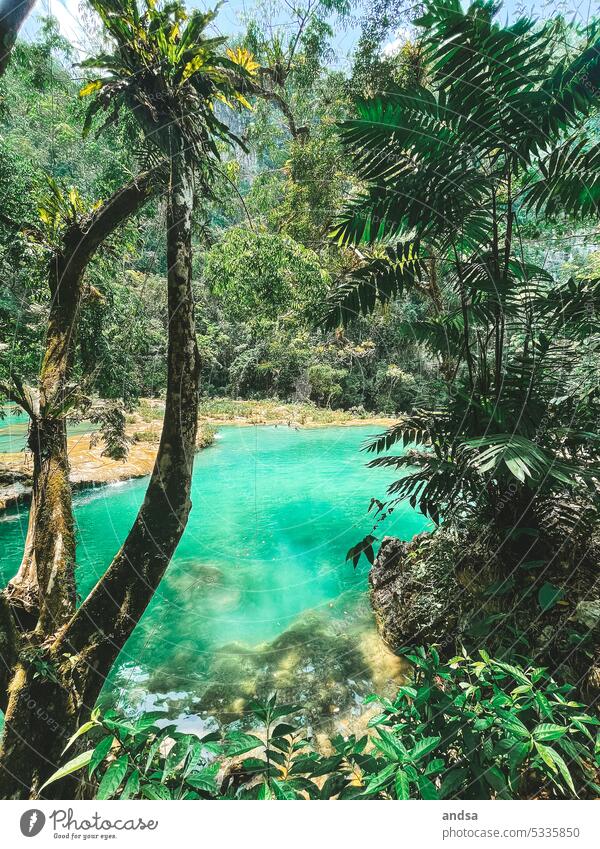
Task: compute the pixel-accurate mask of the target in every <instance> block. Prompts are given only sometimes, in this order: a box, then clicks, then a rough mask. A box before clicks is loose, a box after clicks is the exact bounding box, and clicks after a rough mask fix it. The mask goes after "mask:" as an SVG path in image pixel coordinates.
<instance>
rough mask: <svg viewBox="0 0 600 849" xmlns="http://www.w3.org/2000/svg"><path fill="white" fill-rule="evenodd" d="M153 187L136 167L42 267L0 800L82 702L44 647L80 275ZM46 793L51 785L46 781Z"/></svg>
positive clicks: (48, 762)
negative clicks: (46, 313) (46, 272)
mask: <svg viewBox="0 0 600 849" xmlns="http://www.w3.org/2000/svg"><path fill="white" fill-rule="evenodd" d="M159 185H160V181H157V180H156V179H155V178H154V175H153V174H151V173H149V172H148V173H145V174H142V175H141V176H140V177H139V178H138V179H137V180H134V181H132V182H131V183H129V184H127V185H126V186H124V187H123V188H122V189H120V190H119V191H117V192H115V194H114V195H113V196H112V197H111V198H110V199H109V200H108V201H107V202H106V203H105V204H103V205H102V206H101V207H100V208H99V209H98V210H96V211H95V212H93V213H92V214H91V215H90V216H89V217H87V218H85V219H83V221H80V222H77V223H76V224H73V225H72V226H71V227H70V228H69V230H68V231H67V233H66V234H65V237H64V239H63V247H62V249H61V251H60V253H58V254H57V255H56V256H55V257H54V259H53V263H52V266H51V269H50V289H51V294H52V305H51V310H50V320H49V325H48V333H47V338H46V353H45V356H44V361H43V364H42V370H41V375H40V392H39V399H36V401H35V403H33V402H32V401H29V400H28V399H27V398H25V399H24V401H23V403H22V406H23V407H24V409H26V410H27V412H28V414H29V416H30V419H31V424H30V436H29V446H30V448H31V450H32V453H33V457H34V489H33V501H32V508H31V511H30V517H29V527H28V533H27V541H26V547H25V555H24V557H23V562H22V564H21V568H20V569H19V573H18V575H17V576H16V577H15V578H14V579H13V581H11V584H10V587H9V590H8V591H7V593H6V594H5V595H2V596H1V599H0V685H2V693H1V695H0V707H2V708H3V709H5V724H4V731H3V735H2V741H1V744H0V798H27V797H28V796H29V795H30V794H31V795H32V796H34V795H35V794H36V793H37V791H38V789H39V787H40V786H41V784H42V783H43V781H44V780H45V779H46V778H47V777H48V776H49V775H50V774H51V773H52V772H53V771H54V770H55V769H56V766H57V764H58V762H59V760H60V755H61V752H62V750H63V748H64V745H65V743H66V741H67V739H68V738H69V736H70V735H71V734H72V733H73V731H74V729H75V728H76V727H77V724H78V722H79V717H80V713H81V710H82V708H83V705H84V702H83V699H82V698H81V694H80V693H79V691H78V690H77V688H76V687H74V686H73V682H74V676H73V670H72V668H71V664H70V663H69V661H68V658H67V659H65V656H64V654H63V652H64V651H65V649H62V648H61V649H57V650H54V649H53V646H52V643H53V642H55V641H56V636H55V635H56V633H57V631H59V630H60V628H61V627H63V626H64V625H65V623H66V622H67V621H68V620H69V618H72V617H73V616H74V612H75V577H74V570H75V539H74V522H73V511H72V503H71V488H70V485H69V463H68V453H67V438H66V412H67V410H66V406H67V404H68V401H69V398H68V394H69V387H68V381H69V375H70V370H71V360H72V351H73V341H74V337H75V333H76V328H77V319H78V315H79V309H80V305H81V298H82V292H83V289H82V278H83V274H84V272H85V269H86V267H87V265H88V264H89V262H90V260H91V258H92V256H93V255H94V253H95V251H96V250H97V248H98V247H99V245H100V244H102V242H103V241H104V240H105V239H106V238H107V237H108V236H109V235H110V234H111V233H112V232H113V231H114V230H115V229H116V228H117V227H118V226H119V225H120V224H121V223H122V222H123V221H124V220H126V219H127V218H128V217H129V216H130V215H131V214H133V213H134V212H136V211H137V210H138V209H139V208H140V207H141V206H142V205H143V204H144V203H145V202H146V200H147V199H148V198H149V197H150V196H151V195H152V194H154V192H155V191H156V189H157V188H158V186H159ZM14 397H17V396H16V395H15V396H14ZM25 620H26V621H25ZM36 623H37V624H36ZM17 625H19V626H21V627H20V630H21V631H24V632H28V633H24V634H23V635H22V636H21V639H20V641H19V642H20V644H17V634H16V632H17V627H16V626H17ZM34 626H35V630H34ZM63 789H64V785H63ZM49 792H50V794H52V793H55V792H56V788H55V786H54V785H52V786H51V788H49Z"/></svg>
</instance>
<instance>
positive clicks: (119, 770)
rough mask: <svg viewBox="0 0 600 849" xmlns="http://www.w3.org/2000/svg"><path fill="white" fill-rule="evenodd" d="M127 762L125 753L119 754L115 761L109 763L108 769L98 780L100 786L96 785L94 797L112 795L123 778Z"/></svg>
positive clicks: (109, 796)
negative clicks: (99, 780)
mask: <svg viewBox="0 0 600 849" xmlns="http://www.w3.org/2000/svg"><path fill="white" fill-rule="evenodd" d="M128 763H129V755H126V754H125V755H121V757H120V758H117V760H116V761H114V762H113V763H111V765H110V766H109V767H108V769H107V770H106V772H105V773H104V775H103V776H102V781H101V782H100V786H99V787H98V792H97V794H96V799H111V798H112V796H113V795H114V794H115V793H116V791H117V789H118V788H119V786H120V784H121V782H122V781H123V779H124V778H125V773H126V772H127V765H128Z"/></svg>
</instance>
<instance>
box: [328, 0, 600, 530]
mask: <svg viewBox="0 0 600 849" xmlns="http://www.w3.org/2000/svg"><path fill="white" fill-rule="evenodd" d="M497 10H498V7H497V5H496V4H494V3H492V2H487V0H476V2H474V3H473V4H472V5H471V6H470V7H469V8H468V9H467V10H466V11H464V10H463V9H462V7H461V5H460V3H459V2H458V0H456V2H450V3H446V2H443V3H442V2H438V0H430V2H427V3H425V4H424V11H423V15H422V16H421V18H420V19H419V20H418V21H417V24H418V25H419V26H420V27H421V29H422V31H423V35H422V37H421V39H420V41H419V47H420V50H421V51H422V57H423V61H424V62H425V69H426V80H427V87H426V88H425V87H422V86H419V85H413V86H412V87H410V88H408V89H401V88H398V87H397V88H396V89H392V91H390V92H386V93H385V94H382V95H379V96H377V97H373V98H371V99H368V100H362V101H359V103H358V113H359V114H358V117H357V118H355V119H352V120H349V121H346V122H344V124H343V125H342V126H341V137H342V141H343V144H344V147H345V149H346V151H347V152H348V153H349V154H350V156H351V157H352V159H353V162H354V166H355V170H356V173H357V176H358V178H359V179H360V180H361V182H362V186H363V189H362V190H361V191H360V193H359V194H358V195H357V197H356V198H355V199H354V200H353V201H352V202H351V203H350V204H349V205H348V207H347V209H346V210H345V211H344V212H343V213H342V215H341V216H340V218H339V221H338V223H337V225H336V227H335V228H334V230H333V233H332V236H333V238H334V239H335V240H336V241H337V242H338V243H339V244H341V245H345V246H350V247H352V248H353V249H354V250H355V251H358V252H359V253H360V255H361V257H362V261H361V262H360V264H359V265H358V266H357V267H356V268H355V270H354V271H353V272H352V273H351V274H350V275H349V276H347V277H346V278H344V279H342V280H341V281H340V283H339V285H338V286H336V287H335V288H334V289H333V291H332V292H331V295H330V299H329V303H328V316H327V319H326V323H327V324H328V325H329V326H331V327H334V326H336V325H338V324H340V323H342V324H343V323H347V322H349V321H351V320H352V319H353V318H354V317H355V316H356V315H358V314H367V313H369V312H372V311H373V310H374V309H375V307H376V306H377V305H378V304H381V305H385V304H387V303H388V302H389V301H390V300H391V299H394V298H398V297H399V296H401V295H402V294H403V293H406V292H416V293H418V294H419V296H420V297H422V298H423V299H424V300H425V302H426V303H427V304H428V305H429V314H428V315H427V316H425V317H424V318H422V319H419V320H418V321H416V322H413V323H411V324H410V326H407V327H406V332H407V333H410V334H414V336H415V337H416V338H417V339H418V340H419V342H420V343H421V344H422V345H424V346H426V347H427V348H428V349H429V350H430V351H431V352H432V353H434V354H435V355H437V356H438V357H439V362H440V371H441V373H442V375H443V377H444V380H445V382H446V397H447V400H446V401H445V402H444V401H442V403H441V404H440V406H439V408H437V409H425V410H415V411H414V412H413V413H412V414H410V415H409V416H408V417H405V418H403V419H401V420H400V421H399V422H398V424H397V425H396V426H394V427H393V428H391V429H390V430H389V431H388V432H387V433H386V434H383V435H382V436H381V437H379V438H377V439H375V440H373V441H372V442H371V443H370V444H369V445H368V449H369V450H371V451H376V452H380V451H382V450H387V449H389V448H391V447H392V446H393V445H395V444H401V445H403V446H404V447H407V446H408V445H409V444H415V445H416V447H417V449H418V450H413V451H411V452H410V453H409V454H405V455H404V456H402V457H380V458H378V459H376V460H375V461H373V465H384V466H394V467H396V468H399V469H403V470H404V469H405V470H406V471H407V474H406V476H405V477H403V478H402V479H400V480H399V481H398V482H397V483H396V484H394V485H393V486H392V488H391V493H392V494H394V495H396V496H398V497H409V498H410V500H411V503H413V505H418V506H419V508H420V509H421V510H422V511H423V512H424V513H425V514H427V515H429V516H430V517H431V518H433V519H434V521H436V522H438V521H440V520H441V519H442V518H446V519H448V518H450V517H451V516H456V515H457V514H458V515H460V514H461V513H464V512H468V511H473V510H477V511H479V512H482V511H483V513H484V514H485V515H486V516H491V517H493V518H495V520H496V521H500V522H504V521H506V522H508V523H512V522H515V521H519V520H520V521H521V522H522V524H525V525H526V524H527V522H528V520H529V519H530V518H531V515H532V510H533V507H534V500H535V499H536V498H537V499H540V500H543V499H545V498H547V497H548V496H549V495H550V494H551V493H552V492H555V491H556V489H557V487H558V488H560V489H561V490H565V489H566V490H567V491H570V492H571V493H573V492H575V491H577V492H578V493H581V494H583V495H584V496H585V497H586V498H587V500H589V497H590V495H589V490H588V489H587V488H586V487H589V488H590V489H591V493H592V495H593V492H594V488H593V487H594V482H596V481H597V480H598V471H597V469H598V466H597V461H598V457H599V455H598V445H599V443H598V438H597V435H596V433H595V430H596V428H595V427H592V428H586V427H583V426H582V420H581V419H579V418H578V417H577V416H575V417H573V416H569V415H567V414H566V405H567V399H566V398H563V397H561V396H560V395H559V394H558V393H557V390H556V387H557V386H559V385H560V384H561V382H563V381H564V380H565V379H567V378H568V375H569V374H572V371H573V366H574V360H573V350H572V347H569V346H568V345H567V344H565V340H564V338H563V335H562V334H558V335H557V334H556V332H555V329H556V322H555V321H553V320H551V316H550V313H552V311H553V310H554V309H555V307H556V298H557V293H556V291H555V289H554V287H555V282H554V279H553V277H552V275H551V274H549V272H548V271H547V270H546V269H544V268H542V267H539V266H538V265H536V264H534V263H532V262H530V261H528V259H527V253H526V246H525V245H524V243H523V239H522V227H523V224H524V222H525V221H526V220H527V219H528V216H529V217H531V216H532V215H535V216H538V217H540V218H545V219H548V218H550V217H552V216H555V215H556V214H558V213H560V214H561V215H562V214H564V215H567V216H571V217H578V218H581V217H584V216H590V215H596V214H597V212H598V209H597V206H596V203H595V198H596V196H597V192H596V181H597V172H596V171H595V169H594V163H595V156H596V149H597V145H596V143H595V141H594V137H593V135H592V134H591V133H590V132H587V131H586V120H587V119H588V118H589V117H590V115H591V114H592V112H593V110H594V108H595V106H596V104H597V91H598V85H597V83H598V81H599V80H600V49H599V48H600V43H599V42H598V40H597V30H596V26H595V25H592V26H590V28H589V29H587V30H585V31H584V32H582V33H580V34H579V36H580V38H579V40H578V42H577V46H576V47H575V48H572V49H571V48H567V47H564V49H559V48H558V47H557V44H558V41H557V35H558V34H559V33H560V32H562V28H563V26H564V25H563V24H562V23H561V22H560V21H558V22H557V21H550V22H548V23H545V24H538V23H537V22H535V21H533V20H529V19H524V18H522V19H519V20H517V21H516V22H515V23H513V24H510V25H507V26H501V25H500V24H498V23H497V22H496V21H495V16H496V13H497ZM582 285H583V284H580V286H582ZM590 285H591V284H589V285H588V289H589V286H590ZM570 298H571V296H570V295H569V299H570ZM573 304H574V306H573V307H572V308H571V307H567V309H566V310H563V311H562V312H561V315H562V316H563V318H568V319H569V320H571V319H576V318H577V315H576V314H575V312H576V307H575V301H573ZM587 316H588V319H587V324H586V323H581V322H580V328H581V329H582V330H583V329H585V328H589V324H590V320H591V319H590V316H591V313H590V312H589V311H588V313H587ZM579 317H580V316H579ZM593 320H594V321H595V317H593ZM596 326H597V325H596ZM551 337H552V338H551ZM576 395H577V393H576ZM570 400H572V399H570ZM583 400H584V399H583V394H582V393H579V394H578V395H577V398H576V401H575V407H576V408H577V409H578V408H579V407H578V405H581V404H582V403H583ZM569 409H570V410H571V411H572V409H573V404H571V405H570V408H569ZM513 486H514V487H516V490H515V492H514V493H513V492H512V488H513ZM509 493H510V494H509Z"/></svg>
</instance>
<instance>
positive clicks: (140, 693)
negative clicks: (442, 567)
mask: <svg viewBox="0 0 600 849" xmlns="http://www.w3.org/2000/svg"><path fill="white" fill-rule="evenodd" d="M377 431H378V428H377V427H376V426H373V425H370V426H364V427H363V426H361V427H327V428H314V429H303V430H295V429H294V428H288V427H263V426H261V427H233V426H226V427H221V428H220V429H219V432H218V435H217V440H216V442H215V444H214V445H213V446H211V447H209V448H207V449H205V450H204V451H202V452H200V453H199V454H198V455H197V457H196V462H195V470H194V480H193V492H192V501H193V509H192V513H191V516H190V521H189V524H188V527H187V529H186V532H185V534H184V536H183V538H182V541H181V543H180V545H179V548H178V550H177V553H176V556H175V558H174V559H173V562H172V563H171V565H170V566H169V569H168V571H167V573H166V575H165V578H164V579H163V582H162V584H161V586H160V588H159V590H158V592H157V593H156V595H155V597H154V599H153V600H152V602H151V604H150V606H149V608H148V610H147V611H146V613H145V615H144V617H143V619H142V621H141V622H140V624H139V626H138V628H137V629H136V631H135V633H134V634H133V636H132V638H131V639H130V640H129V642H128V643H127V645H126V646H125V649H124V650H123V652H122V654H121V656H120V658H119V661H118V663H117V664H116V666H115V668H114V670H113V672H112V673H111V678H110V680H109V681H107V684H106V687H105V689H104V692H103V695H102V697H101V700H102V702H103V703H104V704H112V705H114V704H118V705H120V706H123V707H126V708H128V709H132V710H136V711H137V710H139V709H141V708H146V709H149V708H157V707H163V708H165V709H166V710H167V711H168V713H169V716H170V717H171V718H174V719H177V720H178V721H179V722H180V723H181V724H183V725H191V726H193V727H195V726H196V725H198V724H201V725H211V724H214V723H215V722H217V721H231V720H232V719H236V718H241V717H243V714H244V704H245V700H247V699H248V698H251V697H252V696H254V695H255V694H258V695H261V694H266V693H267V692H272V691H274V690H277V691H278V693H279V695H280V697H281V698H284V699H285V700H286V701H288V700H292V701H295V702H299V703H300V704H303V705H304V706H305V707H306V708H307V710H308V711H309V712H311V713H312V714H313V717H314V719H315V720H316V719H317V717H320V718H322V719H323V721H325V720H326V719H327V718H328V717H336V716H340V717H342V716H345V715H347V714H348V712H350V713H357V712H360V706H361V703H362V699H363V698H364V696H365V695H366V694H367V693H369V692H371V691H372V690H373V689H374V688H379V689H381V688H382V687H385V686H386V685H387V684H388V683H393V682H392V679H393V678H394V676H395V675H396V672H397V670H398V668H399V667H398V663H397V659H395V658H393V656H391V655H390V654H389V652H387V650H386V649H384V647H383V646H382V645H381V643H380V641H379V640H378V638H377V636H376V633H375V628H374V623H373V616H372V613H371V610H370V606H369V601H368V595H367V592H366V588H367V572H368V565H367V564H366V562H364V563H362V564H361V565H360V566H359V568H358V569H356V570H354V569H353V568H352V565H351V564H348V563H345V555H346V551H347V550H348V548H349V547H350V546H351V545H354V544H355V543H356V542H357V541H358V540H359V539H362V537H363V536H364V535H365V534H366V533H368V532H369V530H370V529H371V526H372V519H370V517H369V516H367V508H368V505H369V501H370V498H371V497H372V496H376V497H379V498H381V497H383V496H384V495H385V490H386V486H387V485H388V484H389V483H390V482H391V480H392V479H393V473H389V472H382V471H381V470H369V469H367V468H366V466H365V464H366V462H367V459H368V457H367V456H366V455H365V454H362V453H361V452H360V447H361V444H362V443H363V441H364V439H365V438H366V437H367V436H369V435H371V434H373V433H374V432H377ZM146 483H147V481H146V479H140V480H135V481H128V482H126V483H122V484H118V485H110V486H105V487H101V488H97V489H93V490H87V491H83V492H79V493H77V494H76V496H75V511H76V519H77V528H78V563H79V565H78V573H77V579H78V588H79V593H80V595H81V596H85V594H86V593H87V592H88V591H89V590H90V588H91V587H92V586H93V584H94V583H95V581H96V580H97V578H98V577H99V576H100V575H101V574H102V573H103V571H104V570H105V569H106V567H107V566H108V564H109V563H110V560H111V558H112V556H113V555H114V553H115V552H116V551H117V549H118V547H119V545H120V543H121V542H122V540H123V539H124V537H125V535H126V533H127V531H128V529H129V527H130V525H131V522H132V521H133V519H134V517H135V514H136V511H137V509H138V507H139V505H140V503H141V500H142V498H143V494H144V490H145V487H146ZM26 520H27V511H26V509H23V508H22V509H21V510H12V511H8V512H6V513H4V514H3V515H1V516H0V548H1V550H2V560H1V565H0V570H1V574H0V578H1V579H2V582H3V583H5V582H6V581H8V580H9V579H10V577H11V576H12V574H14V572H15V571H16V569H17V567H18V564H19V561H20V558H21V553H22V547H23V540H24V535H25V530H26ZM424 527H426V523H425V520H424V519H423V517H422V516H421V515H420V514H418V513H416V512H415V511H414V510H412V509H411V508H410V506H409V505H406V506H405V507H401V508H397V509H396V511H395V512H394V514H393V518H390V519H388V520H386V522H385V523H384V527H382V529H381V531H382V533H385V534H390V533H393V534H395V535H397V536H401V537H402V538H404V539H409V538H411V537H412V536H413V535H414V534H415V533H418V532H419V531H421V530H423V529H424Z"/></svg>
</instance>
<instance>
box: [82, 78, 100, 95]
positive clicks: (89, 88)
mask: <svg viewBox="0 0 600 849" xmlns="http://www.w3.org/2000/svg"><path fill="white" fill-rule="evenodd" d="M101 88H102V80H93V81H92V82H91V83H88V84H87V85H84V87H83V88H82V89H81V91H80V92H79V97H87V96H88V94H93V93H94V92H95V91H98V89H101Z"/></svg>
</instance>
